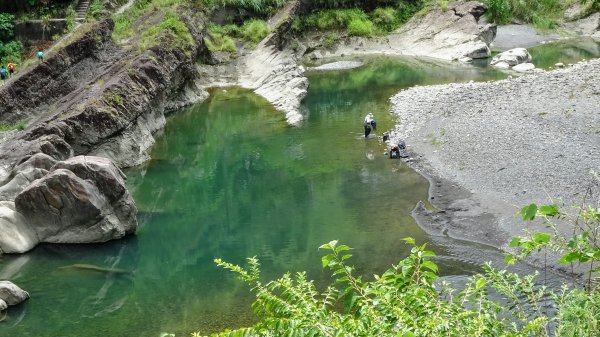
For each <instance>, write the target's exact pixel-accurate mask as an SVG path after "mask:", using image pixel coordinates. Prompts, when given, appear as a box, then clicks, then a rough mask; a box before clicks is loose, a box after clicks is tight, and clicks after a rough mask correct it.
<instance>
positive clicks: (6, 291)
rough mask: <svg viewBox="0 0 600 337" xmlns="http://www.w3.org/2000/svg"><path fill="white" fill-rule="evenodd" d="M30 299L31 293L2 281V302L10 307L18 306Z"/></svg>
mask: <svg viewBox="0 0 600 337" xmlns="http://www.w3.org/2000/svg"><path fill="white" fill-rule="evenodd" d="M28 298H29V293H27V292H26V291H24V290H23V289H21V288H19V287H18V286H17V285H15V284H14V283H12V282H10V281H0V300H3V301H4V302H6V304H8V305H9V306H12V305H17V304H19V303H21V302H23V301H25V300H26V299H28Z"/></svg>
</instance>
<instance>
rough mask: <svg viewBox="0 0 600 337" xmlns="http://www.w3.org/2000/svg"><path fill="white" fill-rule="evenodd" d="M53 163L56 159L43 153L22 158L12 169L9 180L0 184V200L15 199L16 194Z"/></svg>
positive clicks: (38, 177)
mask: <svg viewBox="0 0 600 337" xmlns="http://www.w3.org/2000/svg"><path fill="white" fill-rule="evenodd" d="M54 164H56V160H55V159H54V158H52V157H50V156H49V155H47V154H45V153H37V154H35V155H33V156H30V157H26V158H24V160H23V161H22V162H21V163H19V164H18V165H17V167H15V168H14V169H13V171H12V174H11V175H10V178H9V181H8V182H7V183H6V184H3V185H2V186H0V200H15V197H16V196H17V194H19V193H21V191H22V190H23V189H25V187H27V186H28V185H29V184H31V182H33V181H34V180H36V179H40V178H41V177H43V176H45V175H46V174H47V173H48V170H50V168H51V167H52V166H54Z"/></svg>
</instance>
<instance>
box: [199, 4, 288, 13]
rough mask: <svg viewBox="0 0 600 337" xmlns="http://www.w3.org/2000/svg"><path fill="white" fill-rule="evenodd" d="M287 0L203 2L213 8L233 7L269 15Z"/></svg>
mask: <svg viewBox="0 0 600 337" xmlns="http://www.w3.org/2000/svg"><path fill="white" fill-rule="evenodd" d="M286 2H287V0H203V1H202V4H204V5H205V6H209V7H213V8H222V7H233V8H241V9H246V10H249V11H252V12H254V13H256V14H261V15H269V14H273V13H274V12H275V10H277V9H278V8H280V7H282V6H283V5H285V3H286Z"/></svg>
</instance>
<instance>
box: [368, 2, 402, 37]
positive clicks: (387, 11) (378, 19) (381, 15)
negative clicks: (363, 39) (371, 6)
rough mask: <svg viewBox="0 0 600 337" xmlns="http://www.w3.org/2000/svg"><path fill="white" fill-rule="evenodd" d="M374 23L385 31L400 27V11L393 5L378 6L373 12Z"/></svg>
mask: <svg viewBox="0 0 600 337" xmlns="http://www.w3.org/2000/svg"><path fill="white" fill-rule="evenodd" d="M371 19H372V20H373V23H374V24H375V25H376V26H377V27H379V28H381V29H382V30H384V31H388V32H390V31H392V30H394V29H396V28H398V26H399V24H400V20H399V18H398V13H397V12H396V10H395V9H393V8H391V7H386V8H377V9H375V10H374V11H373V13H371Z"/></svg>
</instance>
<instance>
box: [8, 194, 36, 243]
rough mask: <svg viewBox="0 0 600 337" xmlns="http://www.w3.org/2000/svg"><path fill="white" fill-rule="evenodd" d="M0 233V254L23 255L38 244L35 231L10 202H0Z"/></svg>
mask: <svg viewBox="0 0 600 337" xmlns="http://www.w3.org/2000/svg"><path fill="white" fill-rule="evenodd" d="M0 233H1V234H2V235H0V254H2V253H24V252H27V251H29V250H31V249H32V248H33V247H35V246H36V245H37V244H38V242H39V239H38V237H37V234H36V233H35V231H34V230H33V229H32V228H31V226H29V224H28V223H27V221H25V218H24V217H23V215H21V214H20V213H18V212H17V211H16V210H15V204H14V202H11V201H1V202H0Z"/></svg>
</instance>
